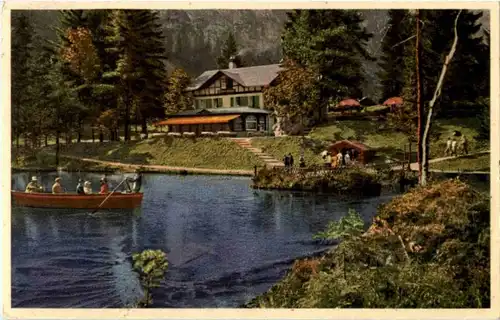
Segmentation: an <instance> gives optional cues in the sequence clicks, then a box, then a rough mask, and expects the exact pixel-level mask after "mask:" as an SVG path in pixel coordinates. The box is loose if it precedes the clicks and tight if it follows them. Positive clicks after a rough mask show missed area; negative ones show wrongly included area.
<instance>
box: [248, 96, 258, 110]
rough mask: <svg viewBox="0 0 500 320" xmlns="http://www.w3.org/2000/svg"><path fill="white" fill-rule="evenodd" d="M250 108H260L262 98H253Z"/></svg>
mask: <svg viewBox="0 0 500 320" xmlns="http://www.w3.org/2000/svg"><path fill="white" fill-rule="evenodd" d="M250 107H253V108H260V97H259V96H251V102H250Z"/></svg>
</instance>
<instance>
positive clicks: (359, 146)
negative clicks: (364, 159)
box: [330, 140, 372, 151]
mask: <svg viewBox="0 0 500 320" xmlns="http://www.w3.org/2000/svg"><path fill="white" fill-rule="evenodd" d="M345 145H349V146H351V147H353V148H355V149H358V150H361V151H368V150H372V149H371V148H370V147H368V146H367V145H366V144H364V143H361V142H358V141H350V140H341V141H337V142H334V143H333V144H331V145H330V148H337V147H341V146H345Z"/></svg>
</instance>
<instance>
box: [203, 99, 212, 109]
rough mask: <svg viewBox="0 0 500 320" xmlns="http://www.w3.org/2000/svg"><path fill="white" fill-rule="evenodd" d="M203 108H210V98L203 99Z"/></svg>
mask: <svg viewBox="0 0 500 320" xmlns="http://www.w3.org/2000/svg"><path fill="white" fill-rule="evenodd" d="M204 101H205V108H207V109H210V108H212V99H205V100H204Z"/></svg>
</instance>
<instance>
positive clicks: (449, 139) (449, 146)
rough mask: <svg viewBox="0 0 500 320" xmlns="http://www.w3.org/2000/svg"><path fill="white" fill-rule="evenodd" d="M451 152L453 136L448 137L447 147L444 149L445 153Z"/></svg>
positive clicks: (446, 154)
mask: <svg viewBox="0 0 500 320" xmlns="http://www.w3.org/2000/svg"><path fill="white" fill-rule="evenodd" d="M450 153H451V138H450V137H448V140H446V149H445V150H444V155H445V156H449V155H450Z"/></svg>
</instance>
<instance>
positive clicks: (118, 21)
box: [11, 10, 489, 150]
mask: <svg viewBox="0 0 500 320" xmlns="http://www.w3.org/2000/svg"><path fill="white" fill-rule="evenodd" d="M374 11H375V10H374ZM420 11H421V14H420V17H419V21H420V22H421V25H422V28H421V36H420V39H421V40H420V45H421V53H420V59H421V68H420V71H419V72H420V73H421V74H420V79H421V87H422V100H423V105H427V103H428V102H429V101H430V100H431V98H432V95H433V91H434V88H435V86H436V84H437V81H438V78H439V75H440V70H441V67H442V65H443V62H444V59H445V57H446V55H447V53H448V50H449V48H450V47H451V44H452V42H453V37H454V33H453V27H454V20H455V17H456V15H457V12H458V10H420ZM172 14H178V13H174V12H172ZM280 14H285V16H286V18H285V19H284V20H285V23H284V25H283V27H282V32H281V47H280V51H281V52H280V55H281V56H282V57H284V59H283V60H282V61H283V63H284V64H285V65H287V64H288V65H289V66H293V68H291V69H292V70H293V71H294V72H295V75H294V76H292V77H291V78H290V83H289V86H284V88H285V90H281V89H279V90H274V91H272V90H270V91H269V92H267V93H266V94H265V96H266V97H267V101H266V107H268V108H271V109H274V108H279V105H280V104H279V103H277V102H278V101H281V102H287V103H286V104H287V108H285V109H286V110H285V111H286V112H288V113H294V112H297V111H298V112H299V113H300V114H302V113H306V114H307V112H309V111H310V110H311V109H314V108H320V107H322V106H325V105H332V104H335V103H336V102H337V101H339V100H341V99H344V98H346V97H352V98H356V99H360V98H362V97H364V96H365V95H366V94H367V93H366V90H365V89H364V88H366V82H367V81H371V80H370V79H373V78H376V79H377V83H380V85H379V86H377V93H376V94H373V93H372V92H370V94H373V96H374V97H375V96H377V97H379V98H380V99H381V100H383V99H386V98H389V97H392V96H402V97H403V98H404V101H405V105H406V106H405V108H404V110H407V112H409V113H411V114H412V116H414V107H415V103H416V98H415V97H416V85H415V83H416V74H415V45H416V42H415V39H414V38H415V28H416V27H415V26H416V24H415V21H416V16H415V14H414V12H413V11H410V10H389V11H388V23H387V25H386V26H385V29H384V31H383V32H382V33H381V34H382V35H381V36H380V35H378V36H379V37H380V41H379V44H380V50H379V51H380V53H377V54H376V55H375V54H373V50H371V49H370V48H368V47H369V44H370V41H371V40H372V38H373V37H374V36H376V35H374V34H373V33H372V32H369V31H368V30H367V27H366V25H367V23H366V19H365V17H366V16H367V15H366V13H361V12H360V11H359V10H293V11H290V12H286V13H280ZM164 15H168V11H167V12H164V11H154V10H64V11H59V12H58V13H57V18H58V23H57V27H56V28H55V34H56V37H51V36H47V32H45V33H41V32H40V28H37V27H35V26H34V25H33V19H32V18H31V17H32V16H31V14H30V12H28V11H16V12H13V13H12V24H11V25H12V63H11V66H12V140H13V145H14V146H15V149H16V150H18V149H19V147H20V144H22V145H24V146H30V148H36V147H40V146H42V145H43V144H44V143H45V144H47V143H49V141H52V140H54V139H55V140H56V141H57V142H58V141H59V140H60V139H63V137H64V138H65V139H67V141H68V142H71V139H72V138H76V139H77V140H80V139H81V137H82V134H83V132H88V130H87V131H85V130H86V128H89V127H92V128H94V129H95V130H96V132H98V133H99V136H100V138H101V139H102V137H103V135H104V134H106V135H109V136H110V137H111V138H112V140H118V139H120V136H121V137H122V139H124V140H125V141H127V140H130V128H131V125H132V124H135V125H139V126H140V130H141V132H142V133H143V134H144V135H146V136H147V133H148V124H149V123H151V121H153V120H155V119H161V118H163V117H164V116H165V114H166V112H168V113H172V112H176V111H179V110H183V109H186V108H189V107H190V103H189V101H190V100H189V99H187V97H186V96H185V95H184V94H183V91H182V89H183V88H184V87H185V86H187V85H188V84H189V81H190V79H192V76H191V75H189V74H188V73H187V72H186V71H185V70H186V69H187V68H188V66H186V65H179V64H178V62H175V63H177V65H175V68H174V71H173V72H172V71H170V72H169V68H170V69H172V68H171V67H172V64H173V63H174V62H173V61H172V59H171V58H170V57H171V56H172V53H171V52H168V51H167V42H168V41H169V39H171V38H172V35H169V34H167V33H166V32H165V29H164V28H163V27H164V26H163V25H162V21H163V20H162V19H161V17H162V16H164ZM482 16H483V13H482V12H474V11H469V10H462V12H461V15H460V19H459V20H458V25H457V30H458V38H459V41H458V46H457V50H456V54H455V56H454V58H453V61H452V63H451V64H450V65H449V69H448V72H447V74H446V79H445V82H444V87H443V89H442V94H441V96H440V98H439V101H437V106H436V111H437V116H438V117H461V116H471V115H479V116H480V117H481V118H482V119H484V124H485V127H487V125H488V123H489V116H488V114H489V32H488V29H487V28H485V27H483V25H482V24H481V21H482V20H484V19H483V18H482ZM276 24H278V25H279V24H280V22H279V21H276ZM251 30H252V29H250V31H248V32H251ZM235 38H241V36H238V37H236V36H235V34H233V33H231V32H228V33H227V37H226V40H225V41H224V43H222V44H220V45H219V47H220V55H219V57H218V58H217V59H216V62H215V63H216V64H217V65H218V66H219V67H223V66H224V65H225V62H226V61H227V59H228V58H229V56H231V55H235V54H238V53H241V49H242V47H241V45H240V44H239V43H238V41H237V40H235ZM191 59H192V58H191ZM199 59H203V56H202V55H200V57H199ZM257 60H258V59H257ZM257 60H254V61H251V60H248V59H247V60H246V61H245V59H243V60H242V61H241V64H242V65H244V66H250V65H253V64H255V63H258V62H259V61H257ZM367 61H368V62H370V63H375V64H377V66H378V70H379V71H378V72H377V73H376V74H373V72H372V71H368V70H366V67H365V66H366V62H367ZM275 62H277V61H275ZM267 63H270V62H267ZM297 72H303V73H302V74H301V75H300V76H299V75H298V73H297ZM304 72H305V73H304ZM292 75H293V74H292ZM295 79H300V83H298V80H297V81H295ZM367 79H368V80H367ZM294 86H295V87H294ZM287 87H289V88H292V87H293V88H295V89H296V88H297V87H300V88H302V89H303V90H302V91H300V92H303V93H304V94H302V95H299V96H300V97H299V98H297V96H295V97H294V99H295V100H296V101H291V100H290V99H289V98H290V97H289V96H288V95H290V92H291V91H290V90H289V91H288V92H287V90H286V88H287ZM273 89H274V88H273ZM311 89H312V90H311ZM282 104H283V103H282ZM296 106H297V108H299V110H297V109H296V108H295V107H296ZM294 108H295V109H294ZM410 118H411V117H410ZM410 120H411V119H410ZM413 120H414V119H413ZM485 135H488V133H487V131H485ZM87 138H88V137H87ZM24 142H26V143H24Z"/></svg>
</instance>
